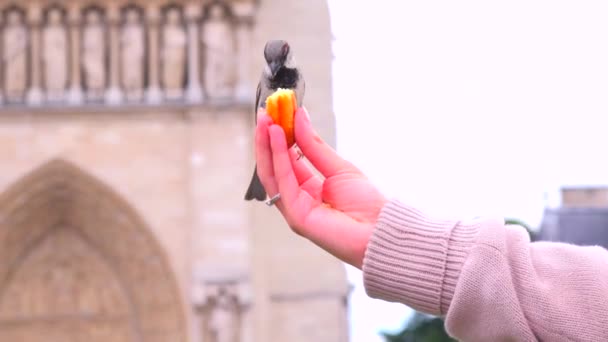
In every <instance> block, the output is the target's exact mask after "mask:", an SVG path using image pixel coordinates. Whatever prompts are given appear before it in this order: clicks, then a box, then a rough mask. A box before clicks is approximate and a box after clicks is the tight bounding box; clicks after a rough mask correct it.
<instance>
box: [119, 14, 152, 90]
mask: <svg viewBox="0 0 608 342" xmlns="http://www.w3.org/2000/svg"><path fill="white" fill-rule="evenodd" d="M145 38H146V37H145V32H144V28H143V25H142V24H141V18H140V14H139V12H138V11H137V10H136V9H135V8H129V9H127V10H126V12H125V23H124V25H123V27H122V30H121V36H120V61H121V63H120V65H121V76H122V78H121V80H122V87H123V89H124V91H125V96H126V99H127V101H141V99H142V97H143V91H144V67H145V64H146V60H145V57H146V55H145V52H146V51H145Z"/></svg>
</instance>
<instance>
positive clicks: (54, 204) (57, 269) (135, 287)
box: [0, 160, 186, 342]
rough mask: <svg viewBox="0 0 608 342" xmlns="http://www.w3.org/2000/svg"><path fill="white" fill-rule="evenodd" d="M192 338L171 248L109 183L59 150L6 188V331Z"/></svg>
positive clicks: (14, 335) (0, 284)
mask: <svg viewBox="0 0 608 342" xmlns="http://www.w3.org/2000/svg"><path fill="white" fill-rule="evenodd" d="M185 340H186V334H185V319H184V312H183V310H182V303H181V301H180V296H179V292H178V288H177V284H176V281H175V278H174V275H173V272H172V270H171V268H170V266H169V263H168V261H167V260H166V255H165V253H164V252H163V250H162V248H161V246H160V245H159V244H158V243H157V241H156V240H155V239H154V237H153V235H152V234H151V232H150V231H149V230H148V228H147V227H146V225H145V223H144V222H143V221H142V220H141V219H140V218H139V217H138V215H137V214H136V213H135V211H134V210H133V209H132V208H131V207H130V206H129V205H128V204H127V203H126V202H125V201H124V200H123V199H121V198H120V197H119V196H118V195H117V194H115V193H114V192H113V191H112V190H111V189H110V188H109V187H107V186H106V185H104V184H102V183H101V182H99V181H98V180H96V179H95V178H94V177H92V176H90V175H88V174H86V173H84V172H83V171H82V170H80V169H79V168H78V167H76V166H74V165H72V164H70V163H68V162H65V161H62V160H53V161H50V162H48V163H47V164H45V165H43V166H42V167H40V168H38V169H37V170H35V171H33V172H31V173H30V174H28V175H26V176H24V177H23V178H22V179H21V180H19V181H17V182H16V184H14V185H13V186H11V187H10V188H9V189H8V190H7V191H5V192H4V193H3V194H2V195H0V341H24V342H38V341H90V342H101V341H104V342H148V341H177V342H183V341H185Z"/></svg>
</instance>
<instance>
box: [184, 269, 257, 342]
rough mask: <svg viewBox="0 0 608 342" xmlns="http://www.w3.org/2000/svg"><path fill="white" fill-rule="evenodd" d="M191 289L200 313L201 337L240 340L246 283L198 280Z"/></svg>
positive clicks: (223, 341)
mask: <svg viewBox="0 0 608 342" xmlns="http://www.w3.org/2000/svg"><path fill="white" fill-rule="evenodd" d="M195 290H196V293H197V296H196V298H195V307H196V308H197V311H198V312H199V313H200V314H201V316H202V319H201V331H202V333H203V336H204V340H205V341H209V342H239V341H242V340H243V329H242V326H243V319H244V314H245V311H246V309H247V308H248V306H249V305H250V299H249V293H248V290H249V289H248V287H247V285H246V284H244V283H239V282H237V281H229V280H228V281H219V282H207V283H204V284H199V285H198V287H197V288H196V289H195Z"/></svg>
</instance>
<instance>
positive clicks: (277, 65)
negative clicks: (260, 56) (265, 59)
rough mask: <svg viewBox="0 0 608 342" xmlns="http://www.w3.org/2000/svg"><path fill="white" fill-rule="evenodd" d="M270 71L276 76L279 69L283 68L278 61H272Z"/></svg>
mask: <svg viewBox="0 0 608 342" xmlns="http://www.w3.org/2000/svg"><path fill="white" fill-rule="evenodd" d="M269 66H270V72H271V73H272V77H274V76H276V74H277V72H278V71H279V69H281V64H280V63H278V62H270V65H269Z"/></svg>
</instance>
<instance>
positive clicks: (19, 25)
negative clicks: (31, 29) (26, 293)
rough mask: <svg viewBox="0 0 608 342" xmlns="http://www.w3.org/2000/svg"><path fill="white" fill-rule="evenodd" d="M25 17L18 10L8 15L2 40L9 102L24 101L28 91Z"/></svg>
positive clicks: (3, 64) (6, 93) (5, 84)
mask: <svg viewBox="0 0 608 342" xmlns="http://www.w3.org/2000/svg"><path fill="white" fill-rule="evenodd" d="M24 19H25V18H24V16H23V14H22V13H21V12H19V11H18V10H17V9H11V10H10V11H9V12H8V13H7V15H6V26H5V27H4V34H3V37H2V38H3V39H2V66H3V70H4V82H3V85H4V96H5V98H6V99H8V100H9V101H15V102H17V101H22V100H24V97H25V92H26V90H27V59H28V55H27V46H28V34H27V28H26V26H25V22H24V21H25V20H24Z"/></svg>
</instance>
